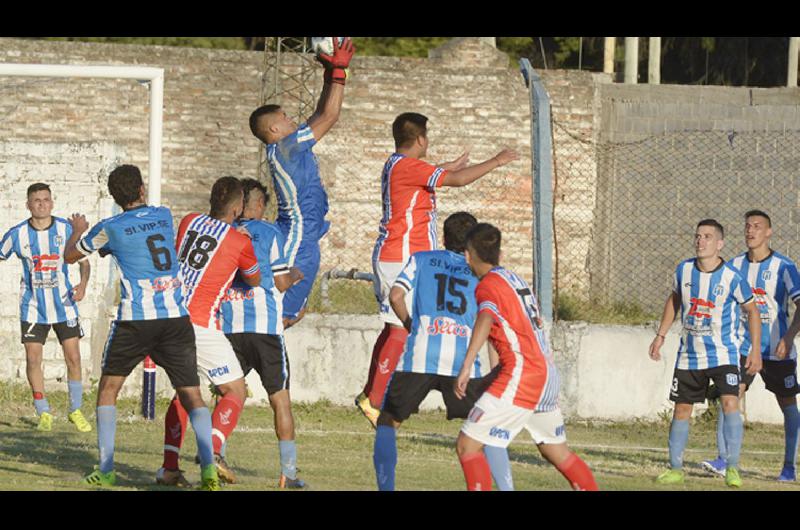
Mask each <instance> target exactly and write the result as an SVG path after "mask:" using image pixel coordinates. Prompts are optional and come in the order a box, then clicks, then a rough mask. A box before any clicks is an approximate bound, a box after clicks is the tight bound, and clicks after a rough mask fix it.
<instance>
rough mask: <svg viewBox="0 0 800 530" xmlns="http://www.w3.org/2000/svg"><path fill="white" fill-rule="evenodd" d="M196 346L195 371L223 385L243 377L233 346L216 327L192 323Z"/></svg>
mask: <svg viewBox="0 0 800 530" xmlns="http://www.w3.org/2000/svg"><path fill="white" fill-rule="evenodd" d="M192 327H193V328H194V341H195V344H196V346H197V373H198V374H200V376H201V377H203V376H204V377H207V378H208V380H209V381H211V383H212V384H214V385H217V386H219V385H224V384H225V383H230V382H231V381H236V380H237V379H240V378H242V377H244V372H243V371H242V367H241V366H240V365H239V360H238V359H237V358H236V353H234V351H233V346H231V343H230V342H229V341H228V339H227V338H226V337H225V334H224V333H223V332H222V331H220V330H218V329H209V328H203V327H200V326H197V325H195V324H192Z"/></svg>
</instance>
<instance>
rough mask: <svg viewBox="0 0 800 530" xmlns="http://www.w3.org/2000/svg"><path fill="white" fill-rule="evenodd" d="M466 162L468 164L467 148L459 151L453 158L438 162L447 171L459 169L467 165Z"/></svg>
mask: <svg viewBox="0 0 800 530" xmlns="http://www.w3.org/2000/svg"><path fill="white" fill-rule="evenodd" d="M467 164H469V149H467V150H466V151H464V152H463V153H461V155H459V157H458V158H456V159H455V160H453V161H451V162H445V163H444V164H439V167H441V168H442V169H446V170H447V171H458V170H459V169H464V168H465V167H467Z"/></svg>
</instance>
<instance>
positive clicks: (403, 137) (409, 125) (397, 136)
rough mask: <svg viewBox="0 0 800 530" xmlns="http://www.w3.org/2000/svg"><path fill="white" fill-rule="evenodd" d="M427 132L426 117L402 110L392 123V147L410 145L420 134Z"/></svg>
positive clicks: (424, 134)
mask: <svg viewBox="0 0 800 530" xmlns="http://www.w3.org/2000/svg"><path fill="white" fill-rule="evenodd" d="M427 134H428V118H427V117H425V116H423V115H422V114H418V113H416V112H404V113H403V114H401V115H399V116H398V117H396V118H395V119H394V123H392V136H394V147H395V149H399V148H401V147H410V146H411V144H413V143H414V141H415V140H416V139H417V138H419V137H420V136H427Z"/></svg>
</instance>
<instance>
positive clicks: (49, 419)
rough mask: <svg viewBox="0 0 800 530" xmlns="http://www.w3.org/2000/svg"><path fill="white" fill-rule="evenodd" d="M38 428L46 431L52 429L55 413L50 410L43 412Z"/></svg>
mask: <svg viewBox="0 0 800 530" xmlns="http://www.w3.org/2000/svg"><path fill="white" fill-rule="evenodd" d="M36 429H37V430H40V431H45V432H48V431H52V430H53V415H52V414H50V413H49V412H42V415H41V416H39V425H37V426H36Z"/></svg>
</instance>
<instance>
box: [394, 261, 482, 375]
mask: <svg viewBox="0 0 800 530" xmlns="http://www.w3.org/2000/svg"><path fill="white" fill-rule="evenodd" d="M394 285H395V286H400V287H402V288H403V289H405V290H406V291H407V292H411V291H413V297H412V299H413V301H412V307H411V308H409V309H410V312H411V315H412V318H411V332H410V333H409V335H408V340H407V341H406V347H405V351H404V352H403V356H402V357H401V358H400V361H399V362H398V364H397V368H396V369H397V370H399V371H401V372H415V373H421V374H437V375H444V376H457V375H458V372H459V371H460V370H461V366H462V365H463V364H464V358H465V357H466V355H467V346H468V345H469V339H470V337H471V336H472V327H473V326H474V325H475V318H476V317H477V314H478V305H477V303H476V302H475V287H476V286H477V285H478V278H476V277H475V276H474V275H473V274H472V271H470V269H469V266H468V265H467V260H466V259H465V258H464V256H463V255H462V254H456V253H455V252H451V251H449V250H431V251H424V252H417V253H415V254H413V255H412V256H411V258H410V259H409V260H408V263H407V264H406V266H405V267H404V268H403V271H402V272H401V273H400V275H398V277H397V279H396V280H395V283H394ZM480 375H481V369H480V361H478V359H477V358H476V359H475V366H474V371H473V377H480Z"/></svg>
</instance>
